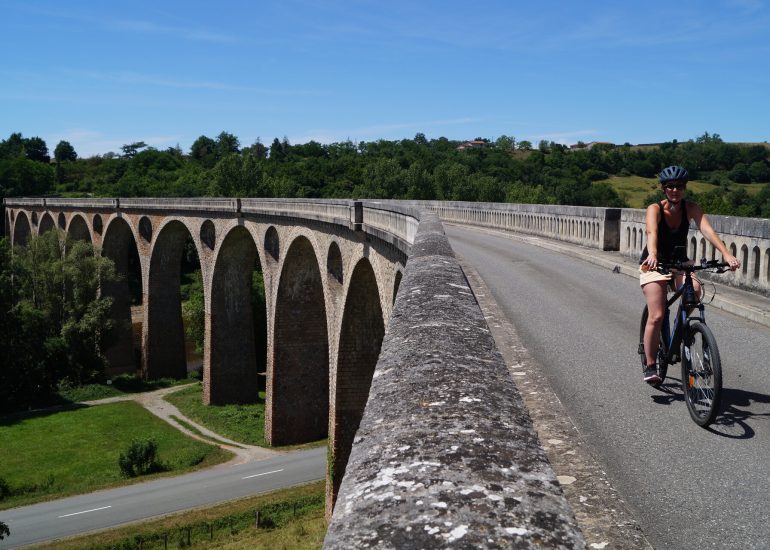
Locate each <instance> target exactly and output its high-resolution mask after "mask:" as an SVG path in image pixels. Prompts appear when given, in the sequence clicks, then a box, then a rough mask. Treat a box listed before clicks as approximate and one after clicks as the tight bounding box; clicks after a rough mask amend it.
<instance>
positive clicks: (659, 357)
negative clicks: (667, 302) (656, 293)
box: [639, 306, 668, 387]
mask: <svg viewBox="0 0 770 550" xmlns="http://www.w3.org/2000/svg"><path fill="white" fill-rule="evenodd" d="M647 317H648V314H647V306H644V309H643V310H642V322H641V323H640V324H639V355H640V356H641V357H640V359H641V361H642V369H644V368H645V367H646V366H647V358H646V357H645V355H644V329H645V327H646V326H647ZM665 326H666V325H665V323H664V324H663V325H662V326H661V327H660V343H659V344H658V351H657V353H656V354H655V363H656V365H657V367H658V376H660V382H658V383H657V384H655V387H658V386H660V385H661V384H663V381H664V380H665V379H666V374H667V372H668V361H667V357H668V346H666V335H665V332H664V331H665V329H664V327H665Z"/></svg>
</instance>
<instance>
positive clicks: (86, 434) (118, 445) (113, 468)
mask: <svg viewBox="0 0 770 550" xmlns="http://www.w3.org/2000/svg"><path fill="white" fill-rule="evenodd" d="M140 438H152V439H154V440H155V441H156V442H157V443H158V457H159V461H160V463H161V464H162V466H163V469H164V471H163V472H160V473H157V474H153V475H151V476H141V477H139V478H134V479H133V480H128V479H126V478H124V477H122V476H121V473H120V468H119V466H118V457H119V455H120V453H121V452H123V451H124V450H125V449H126V448H127V447H128V446H129V444H130V442H131V440H132V439H140ZM0 441H2V445H0V478H2V479H3V480H4V481H5V483H6V484H7V486H8V487H9V490H8V492H9V493H10V494H9V495H6V496H5V498H2V499H0V509H5V508H11V507H14V506H21V505H23V504H31V503H33V502H38V501H41V500H52V499H54V498H60V497H63V496H67V495H72V494H77V493H86V492H89V491H93V490H96V489H101V488H105V487H111V486H116V485H124V484H127V483H131V482H133V481H135V480H141V481H144V480H147V479H150V478H153V477H158V476H162V475H169V474H171V473H173V474H179V473H182V472H186V471H191V470H196V469H199V468H203V467H206V466H210V465H212V464H217V463H220V462H224V461H226V460H228V459H229V458H231V456H232V455H231V454H230V453H228V452H227V451H223V450H221V449H219V448H218V447H215V446H212V445H207V444H205V443H201V442H199V441H196V440H194V439H191V438H189V437H187V436H185V435H183V434H182V433H181V432H179V431H178V430H176V429H174V428H173V427H171V426H170V425H168V424H167V423H165V422H163V421H162V420H160V419H159V418H157V417H156V416H154V415H152V414H151V413H149V412H148V411H146V410H145V409H144V408H142V407H141V406H140V405H138V404H137V403H134V402H131V401H126V402H121V403H113V404H109V405H99V406H96V407H83V408H78V409H74V410H65V411H58V412H42V413H38V414H30V415H11V416H6V417H3V418H0Z"/></svg>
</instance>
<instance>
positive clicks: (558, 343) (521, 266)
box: [446, 226, 770, 550]
mask: <svg viewBox="0 0 770 550" xmlns="http://www.w3.org/2000/svg"><path fill="white" fill-rule="evenodd" d="M446 230H447V234H448V236H449V237H450V240H451V243H452V247H453V248H454V250H455V252H457V253H459V254H461V255H462V256H463V257H464V259H465V260H466V261H467V262H468V263H470V264H471V265H472V266H473V267H474V268H475V269H476V270H477V271H478V272H479V274H480V275H481V277H482V278H483V279H484V281H485V283H486V285H487V286H488V287H489V289H490V291H491V293H492V294H493V296H494V298H495V300H496V301H497V303H498V304H499V305H500V307H501V309H502V310H503V311H504V313H505V315H506V317H507V318H508V320H509V321H510V322H511V323H512V324H513V325H514V326H515V328H516V330H517V332H518V334H519V336H520V338H521V340H522V342H523V344H524V345H525V346H526V347H527V349H528V351H529V352H530V354H531V355H532V356H533V357H534V358H535V360H536V362H537V363H538V364H539V365H540V367H541V368H542V369H543V370H544V372H545V374H546V376H547V377H548V379H549V381H550V383H551V385H552V386H553V388H554V391H555V392H556V393H557V395H558V396H559V397H560V399H561V400H562V401H563V403H564V404H565V406H566V408H567V410H568V413H569V415H570V417H571V418H572V420H573V422H574V423H575V425H576V427H577V428H578V430H579V431H580V433H581V435H582V437H583V438H584V440H585V441H586V442H587V443H588V444H589V446H590V447H591V449H592V453H593V454H594V455H595V456H596V458H597V459H598V460H599V461H600V463H602V465H603V467H604V469H605V470H606V471H607V474H608V475H609V478H610V479H611V481H612V483H613V485H614V487H615V489H617V490H618V491H619V493H620V494H621V496H622V498H623V499H624V500H626V502H627V503H628V504H629V506H630V507H631V510H632V512H633V513H634V514H635V516H636V518H637V520H638V522H639V523H640V525H641V526H642V529H643V531H644V533H645V535H646V536H647V538H648V540H649V541H650V543H651V544H652V545H653V546H654V547H655V548H657V549H667V548H671V549H677V550H679V549H689V548H693V549H705V548H741V549H746V548H770V475H769V474H770V331H769V330H768V329H767V328H765V327H762V326H760V325H757V324H754V323H752V322H750V321H746V320H743V319H741V318H738V317H736V316H732V315H730V314H726V313H722V312H719V311H718V310H715V309H714V308H707V310H706V319H707V322H708V324H709V326H710V327H711V328H712V330H713V331H714V333H715V335H716V338H717V342H718V344H719V348H720V352H721V355H722V363H723V371H724V388H725V390H724V393H723V399H724V406H723V412H722V414H721V415H720V417H719V418H718V421H717V424H716V425H714V426H713V428H712V429H711V430H704V429H702V428H699V427H698V426H696V425H695V424H694V423H693V422H692V421H691V420H690V417H689V414H688V413H687V408H686V405H685V404H684V402H683V400H682V396H681V391H680V390H679V388H678V387H677V385H676V382H678V380H679V376H680V374H679V368H678V366H677V367H673V368H672V371H673V372H672V371H670V373H671V374H673V379H672V380H667V382H670V383H669V384H666V385H665V388H664V389H665V391H659V390H656V389H654V388H651V387H649V386H647V385H646V384H644V383H643V382H642V379H641V363H640V362H639V358H638V355H637V353H636V349H637V342H638V331H639V317H640V313H641V309H642V307H643V305H644V301H643V298H642V294H641V291H640V289H639V285H638V281H637V280H636V279H633V278H631V277H628V276H625V275H621V274H615V273H613V272H612V271H611V270H609V269H606V268H601V267H597V266H595V265H593V264H590V263H587V262H583V261H580V260H576V259H574V258H571V257H568V256H564V255H561V254H557V253H554V252H551V251H548V250H545V249H543V248H539V247H535V246H532V245H529V244H525V243H522V242H518V241H516V240H512V239H510V238H506V237H504V236H499V235H491V234H488V233H484V232H479V231H477V230H475V229H471V228H459V227H450V226H447V227H446Z"/></svg>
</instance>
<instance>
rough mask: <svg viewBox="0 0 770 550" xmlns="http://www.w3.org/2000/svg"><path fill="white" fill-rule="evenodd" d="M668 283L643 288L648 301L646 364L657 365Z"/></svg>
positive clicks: (652, 284) (649, 284) (651, 284)
mask: <svg viewBox="0 0 770 550" xmlns="http://www.w3.org/2000/svg"><path fill="white" fill-rule="evenodd" d="M667 285H668V281H653V282H651V283H647V284H646V285H644V286H643V287H642V292H643V293H644V298H645V300H646V301H647V326H646V327H645V328H644V358H645V361H646V362H647V363H646V364H647V365H648V366H649V365H654V364H655V355H656V354H657V352H658V345H659V344H660V327H661V325H662V324H663V315H664V314H665V311H666V286H667Z"/></svg>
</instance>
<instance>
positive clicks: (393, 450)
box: [324, 212, 585, 548]
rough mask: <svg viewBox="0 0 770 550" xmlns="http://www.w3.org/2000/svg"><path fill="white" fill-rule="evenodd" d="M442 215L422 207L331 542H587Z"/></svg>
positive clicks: (426, 544)
mask: <svg viewBox="0 0 770 550" xmlns="http://www.w3.org/2000/svg"><path fill="white" fill-rule="evenodd" d="M584 545H585V543H584V542H583V539H582V535H581V533H580V532H579V531H578V529H577V527H576V523H575V519H574V517H573V514H572V511H571V509H570V508H569V506H568V504H567V502H566V500H565V499H564V497H563V495H562V493H561V489H560V487H559V485H558V483H557V481H556V477H555V475H554V473H553V471H552V470H551V467H550V465H549V464H548V461H547V459H546V457H545V453H544V451H543V449H542V448H541V447H540V444H539V442H538V439H537V436H536V434H535V431H534V429H533V426H532V422H531V420H530V418H529V416H528V414H527V412H526V410H525V407H524V405H523V403H522V400H521V397H520V395H519V393H518V390H517V389H516V386H515V385H514V383H513V380H512V378H511V376H510V374H509V371H508V369H507V367H506V365H505V363H504V361H503V359H502V357H501V355H500V353H499V352H498V350H497V347H496V345H495V342H494V340H493V338H492V336H491V334H490V331H489V328H488V327H487V324H486V321H485V319H484V316H483V314H482V313H481V310H480V308H479V306H478V304H477V302H476V299H475V297H474V295H473V292H472V291H471V289H470V287H469V286H468V284H467V282H466V280H465V276H464V274H463V272H462V269H461V268H460V266H459V265H458V264H457V261H456V260H455V258H454V254H453V252H452V248H451V246H450V245H449V241H448V240H447V238H446V236H445V235H444V231H443V227H442V226H441V223H440V221H439V219H438V217H437V216H435V215H434V214H431V213H428V212H423V214H422V215H421V221H420V225H419V229H418V230H417V233H416V236H415V240H414V244H413V246H412V254H411V255H410V257H409V262H408V264H407V268H406V273H405V276H404V279H403V281H402V283H401V287H400V290H399V293H398V297H397V299H396V303H395V306H394V310H393V313H392V316H391V321H390V324H389V326H388V330H387V333H386V335H385V338H384V340H383V345H382V350H381V353H380V357H379V360H378V362H377V366H376V369H375V372H374V378H373V380H372V385H371V389H370V393H369V400H368V402H367V405H366V409H365V412H364V416H363V419H362V420H361V424H360V427H359V429H358V432H357V434H356V438H355V441H354V444H353V449H352V452H351V455H350V458H349V461H348V464H347V469H346V472H345V476H344V478H343V480H342V485H341V488H340V492H339V495H338V499H337V504H336V507H335V509H334V515H333V517H332V520H331V523H330V525H329V529H328V531H327V535H326V540H325V542H324V546H325V548H366V547H381V548H403V547H409V548H437V547H462V548H506V547H511V548H512V547H516V548H530V547H547V548H581V547H584Z"/></svg>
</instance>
